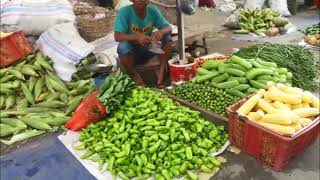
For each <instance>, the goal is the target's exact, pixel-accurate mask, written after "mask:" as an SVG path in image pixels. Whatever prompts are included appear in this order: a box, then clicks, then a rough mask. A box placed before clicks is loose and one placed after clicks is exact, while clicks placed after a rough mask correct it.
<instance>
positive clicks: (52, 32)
mask: <svg viewBox="0 0 320 180" xmlns="http://www.w3.org/2000/svg"><path fill="white" fill-rule="evenodd" d="M37 48H38V49H40V51H41V52H42V53H43V54H44V55H46V56H48V57H49V58H50V59H51V60H52V61H53V63H54V64H53V68H54V70H55V71H56V73H57V75H58V76H59V77H60V78H61V79H63V80H64V81H67V82H69V81H71V76H72V74H73V73H75V72H76V71H77V69H76V67H75V64H79V63H80V61H81V60H82V59H83V58H85V57H87V56H88V54H89V53H91V52H92V51H93V50H94V46H93V45H91V44H89V43H87V42H86V41H85V40H84V39H82V37H81V36H80V35H79V33H78V30H77V28H76V27H75V25H74V23H63V24H58V25H55V26H53V27H51V28H50V29H49V30H48V31H46V32H44V33H42V34H41V36H40V38H39V39H38V41H37Z"/></svg>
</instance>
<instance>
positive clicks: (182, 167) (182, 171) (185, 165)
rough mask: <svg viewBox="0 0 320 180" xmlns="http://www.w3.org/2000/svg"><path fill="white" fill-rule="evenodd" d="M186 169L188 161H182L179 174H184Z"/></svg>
mask: <svg viewBox="0 0 320 180" xmlns="http://www.w3.org/2000/svg"><path fill="white" fill-rule="evenodd" d="M187 169H188V162H186V161H184V162H183V163H182V165H181V166H180V168H179V171H180V173H181V174H184V173H185V172H186V171H187Z"/></svg>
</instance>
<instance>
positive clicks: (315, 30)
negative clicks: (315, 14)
mask: <svg viewBox="0 0 320 180" xmlns="http://www.w3.org/2000/svg"><path fill="white" fill-rule="evenodd" d="M300 31H301V32H303V33H304V34H306V35H315V34H320V23H318V24H315V25H313V26H310V27H307V28H306V29H302V30H300Z"/></svg>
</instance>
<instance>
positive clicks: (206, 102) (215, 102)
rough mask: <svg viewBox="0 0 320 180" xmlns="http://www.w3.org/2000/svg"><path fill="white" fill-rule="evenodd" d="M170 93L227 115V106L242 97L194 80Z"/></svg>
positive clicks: (171, 90)
mask: <svg viewBox="0 0 320 180" xmlns="http://www.w3.org/2000/svg"><path fill="white" fill-rule="evenodd" d="M169 93H171V94H173V95H175V96H177V97H179V98H182V99H184V100H187V101H190V102H193V103H196V104H197V105H199V106H201V107H203V108H206V109H209V110H211V111H213V112H215V113H217V114H220V115H222V116H226V115H227V113H226V108H227V107H228V106H229V105H231V104H233V103H234V102H236V101H238V100H239V99H240V98H239V97H237V96H232V95H230V94H228V93H226V92H225V91H224V90H222V89H218V88H214V87H211V86H208V85H205V84H196V83H193V82H188V83H184V84H181V85H178V86H176V87H174V88H173V89H170V90H169Z"/></svg>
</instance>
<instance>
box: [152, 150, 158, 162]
mask: <svg viewBox="0 0 320 180" xmlns="http://www.w3.org/2000/svg"><path fill="white" fill-rule="evenodd" d="M157 155H158V154H157V152H155V153H153V154H152V156H151V161H153V162H154V161H156V160H157Z"/></svg>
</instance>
